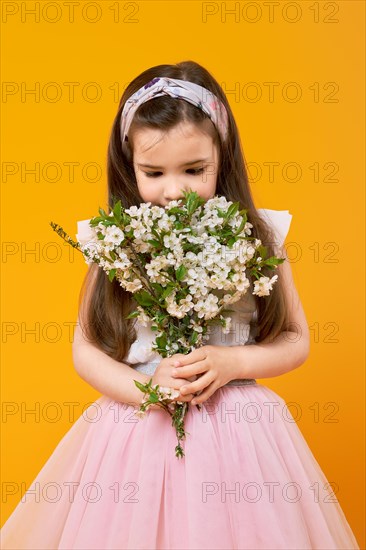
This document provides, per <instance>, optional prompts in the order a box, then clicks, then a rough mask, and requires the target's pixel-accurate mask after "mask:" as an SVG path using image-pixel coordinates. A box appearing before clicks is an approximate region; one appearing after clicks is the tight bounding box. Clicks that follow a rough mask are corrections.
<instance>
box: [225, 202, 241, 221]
mask: <svg viewBox="0 0 366 550" xmlns="http://www.w3.org/2000/svg"><path fill="white" fill-rule="evenodd" d="M238 210H239V203H238V202H234V203H233V204H231V205H230V206H229V208H228V211H227V219H230V218H233V217H234V216H235V214H236V213H237V211H238Z"/></svg>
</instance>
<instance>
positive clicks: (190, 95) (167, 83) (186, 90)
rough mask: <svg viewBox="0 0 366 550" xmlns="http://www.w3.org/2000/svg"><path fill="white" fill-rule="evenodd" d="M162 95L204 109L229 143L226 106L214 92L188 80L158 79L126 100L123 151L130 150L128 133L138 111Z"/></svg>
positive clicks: (122, 134) (122, 137)
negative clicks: (146, 102)
mask: <svg viewBox="0 0 366 550" xmlns="http://www.w3.org/2000/svg"><path fill="white" fill-rule="evenodd" d="M162 95H169V96H171V97H174V98H177V99H184V100H185V101H188V102H189V103H192V105H196V107H199V108H200V109H202V111H203V112H204V113H206V114H207V115H208V116H209V117H210V119H211V121H212V122H213V124H214V125H215V126H216V128H217V130H218V132H219V134H220V136H221V139H222V141H223V142H224V141H226V137H227V129H228V116H227V111H226V108H225V106H224V105H223V103H222V102H221V101H220V100H219V99H218V98H217V97H216V96H215V95H214V94H213V93H212V92H210V91H209V90H207V89H206V88H203V87H202V86H199V85H198V84H194V83H193V82H189V81H187V80H178V79H175V78H165V77H160V76H158V77H156V78H153V79H152V80H150V82H148V83H147V84H145V85H144V86H142V88H140V89H139V90H137V92H135V93H134V94H133V95H132V96H131V97H130V98H129V99H128V100H127V101H126V103H125V105H124V107H123V110H122V114H121V141H122V150H123V151H124V152H126V150H127V142H128V131H129V129H130V126H131V122H132V119H133V117H134V114H135V112H136V110H137V109H138V107H139V106H140V105H141V104H142V103H145V101H148V100H149V99H153V98H154V97H158V96H162Z"/></svg>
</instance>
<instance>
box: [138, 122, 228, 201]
mask: <svg viewBox="0 0 366 550" xmlns="http://www.w3.org/2000/svg"><path fill="white" fill-rule="evenodd" d="M209 125H212V122H211V121H210V120H208V119H207V120H205V121H204V122H202V123H201V124H200V125H197V124H192V123H190V122H182V123H180V124H178V125H177V126H174V128H172V129H170V130H169V131H167V132H166V131H164V132H163V131H161V130H157V129H151V128H141V129H136V130H135V131H134V132H133V166H134V170H135V175H136V180H137V187H138V189H139V193H140V195H141V197H142V199H143V201H144V202H151V203H152V204H153V205H155V206H162V207H164V206H166V205H167V204H168V202H169V201H172V200H179V199H181V198H184V195H183V190H184V191H189V190H190V189H192V191H196V192H197V194H198V195H199V196H201V197H202V198H203V199H205V200H206V201H207V200H208V199H211V198H213V197H214V195H215V191H216V180H217V167H218V161H219V151H218V148H217V146H216V145H214V142H213V139H212V137H211V135H210V134H209V130H210V128H209ZM211 130H212V129H211Z"/></svg>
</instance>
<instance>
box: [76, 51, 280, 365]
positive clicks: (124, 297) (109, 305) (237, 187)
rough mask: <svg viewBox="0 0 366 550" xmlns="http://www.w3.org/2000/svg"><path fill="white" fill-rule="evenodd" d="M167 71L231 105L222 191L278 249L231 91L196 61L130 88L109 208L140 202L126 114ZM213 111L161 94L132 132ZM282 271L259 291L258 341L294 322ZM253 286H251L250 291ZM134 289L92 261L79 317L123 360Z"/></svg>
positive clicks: (114, 144)
mask: <svg viewBox="0 0 366 550" xmlns="http://www.w3.org/2000/svg"><path fill="white" fill-rule="evenodd" d="M157 76H161V77H168V78H176V79H180V80H188V81H191V82H194V83H196V84H199V85H201V86H203V87H204V88H207V89H208V90H210V91H211V92H213V93H214V94H215V95H216V96H217V97H218V98H219V99H220V100H221V101H222V103H223V104H224V105H225V107H226V110H227V113H228V137H227V139H226V141H225V143H222V141H221V139H220V137H219V134H218V133H217V132H215V142H216V143H217V144H218V146H219V152H220V154H219V157H220V163H219V169H218V171H217V172H218V173H217V187H216V194H218V195H223V196H225V197H226V199H227V200H230V201H233V202H237V201H238V202H239V203H240V208H241V209H242V208H245V209H247V211H248V212H247V214H248V218H249V220H250V222H251V223H252V224H253V229H252V235H253V236H255V237H256V238H258V239H261V241H262V243H263V244H264V245H265V246H266V247H267V249H268V254H269V255H273V254H276V250H275V248H274V243H275V236H274V234H273V231H272V229H271V227H270V226H269V225H268V224H266V223H265V222H264V221H263V220H262V218H260V216H259V214H258V213H257V210H256V208H255V206H254V202H253V198H252V195H251V191H250V186H249V182H248V174H247V169H246V166H245V160H244V153H243V151H242V148H241V142H240V137H239V132H238V129H237V126H236V123H235V120H234V117H233V114H232V112H231V109H230V105H229V103H228V101H227V99H226V96H225V94H224V92H223V90H222V88H221V87H220V85H219V84H218V83H217V82H216V80H215V79H214V78H213V76H212V75H211V74H210V73H209V72H208V71H207V70H206V69H205V68H204V67H202V66H201V65H199V64H198V63H195V62H194V61H183V62H181V63H177V64H176V65H157V66H155V67H151V68H150V69H147V70H146V71H144V72H143V73H141V74H140V75H139V76H137V77H136V78H135V79H134V80H133V81H132V82H130V84H129V85H128V87H127V88H126V90H125V91H124V93H123V95H122V97H121V100H120V103H119V106H118V112H117V114H116V117H115V119H114V122H113V127H112V130H111V135H110V140H109V145H108V158H107V171H108V207H109V208H111V207H112V205H113V203H114V202H115V201H116V200H119V199H120V200H121V203H122V205H123V206H124V207H125V208H129V207H130V206H133V205H135V206H139V205H140V203H141V202H143V200H142V198H141V197H140V194H139V191H138V187H137V183H136V178H135V172H134V168H133V162H132V155H133V149H132V148H133V140H131V138H130V139H129V150H128V151H127V152H126V154H125V153H123V151H122V147H121V135H120V117H121V112H122V110H123V107H124V104H125V102H126V100H127V99H128V98H129V97H130V96H131V95H132V94H133V93H135V92H136V91H137V90H138V89H139V88H141V87H142V86H144V85H145V84H146V83H148V82H149V81H150V80H152V79H153V78H155V77H157ZM206 118H207V115H206V114H205V113H204V112H203V111H202V110H201V109H199V108H198V107H196V106H194V105H191V104H190V103H188V102H186V101H177V100H176V99H174V98H171V97H170V96H163V97H156V98H154V99H153V100H150V101H147V102H145V103H143V104H142V105H140V107H139V108H138V109H137V111H136V113H135V116H134V118H133V122H132V124H131V128H130V132H129V137H130V136H131V135H132V133H133V130H134V129H136V128H140V127H150V128H158V129H164V130H169V129H171V128H173V127H175V126H176V125H177V124H179V123H180V122H182V121H189V122H193V123H201V122H202V121H203V120H205V119H206ZM262 271H263V275H268V276H272V275H273V274H274V272H273V271H270V270H267V271H266V270H265V269H263V270H262ZM276 273H277V274H278V275H279V277H278V280H277V282H276V284H275V285H274V286H273V290H272V292H271V294H270V296H267V297H266V298H259V297H257V296H255V301H256V306H257V336H256V338H255V341H256V342H261V341H263V340H264V339H268V338H269V337H270V338H275V337H276V336H277V335H278V334H279V333H280V332H281V331H283V330H286V329H287V326H288V308H287V304H286V300H285V294H284V289H283V281H282V277H281V266H279V267H278V268H277V270H276ZM248 291H249V290H248ZM136 306H137V303H136V301H135V300H134V299H133V294H131V293H129V292H127V291H125V290H124V289H123V288H122V287H121V286H120V284H119V283H118V281H116V280H114V281H113V282H112V283H111V282H110V281H109V279H108V277H107V275H106V273H105V272H104V271H103V270H102V269H100V268H99V267H98V266H97V265H96V264H91V265H90V266H89V269H88V272H87V274H86V277H85V279H84V282H83V285H82V288H81V292H80V296H79V308H80V309H79V319H80V321H81V326H82V328H83V332H84V336H85V337H86V338H87V339H88V340H89V341H91V342H93V344H95V345H96V346H97V347H98V348H100V349H101V350H103V351H104V352H105V353H107V354H108V355H109V356H110V357H112V358H114V359H116V360H117V361H123V359H124V358H125V357H126V355H127V353H128V351H129V348H130V346H131V344H132V343H133V341H134V340H135V339H136V331H135V329H134V326H133V325H134V319H126V317H127V315H128V314H129V313H131V312H132V311H133V310H134V309H136Z"/></svg>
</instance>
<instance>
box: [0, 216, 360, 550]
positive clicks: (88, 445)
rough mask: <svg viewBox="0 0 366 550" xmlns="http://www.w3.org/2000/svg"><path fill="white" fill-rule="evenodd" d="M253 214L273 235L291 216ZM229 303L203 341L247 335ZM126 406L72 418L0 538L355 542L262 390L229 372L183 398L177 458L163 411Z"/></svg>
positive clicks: (198, 543) (14, 544) (248, 545)
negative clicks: (225, 380)
mask: <svg viewBox="0 0 366 550" xmlns="http://www.w3.org/2000/svg"><path fill="white" fill-rule="evenodd" d="M262 213H263V214H264V215H267V216H268V217H269V218H270V220H271V223H273V226H274V228H275V230H276V232H277V235H278V238H279V242H280V243H282V242H283V240H284V238H285V236H286V233H287V230H288V227H289V224H290V221H291V215H290V214H289V213H288V212H287V211H279V212H277V211H273V210H264V209H262ZM230 308H231V309H234V310H235V313H232V314H231V316H232V329H233V330H232V331H231V332H230V333H229V334H226V335H225V334H223V333H222V332H221V327H220V330H218V329H217V330H216V331H214V332H213V333H212V334H211V336H210V340H209V341H208V343H210V344H214V345H228V346H230V345H239V344H243V345H247V344H252V343H254V334H255V317H256V311H255V302H254V298H253V296H252V295H250V294H249V293H248V294H247V295H246V296H244V298H242V300H240V301H239V302H236V303H235V304H231V305H230ZM136 328H137V330H138V339H137V341H135V342H134V344H133V345H132V346H131V348H130V350H129V353H128V355H127V357H126V358H125V362H126V363H128V364H130V366H131V367H133V368H135V369H136V370H140V371H142V372H146V373H149V374H152V373H153V372H154V370H155V368H156V366H157V365H158V363H159V360H160V359H159V356H158V355H157V354H156V353H155V352H152V351H151V349H150V345H151V342H152V341H153V339H154V338H155V334H154V333H153V332H152V331H151V330H150V327H149V325H148V326H147V327H143V326H142V325H138V324H137V326H136ZM135 411H136V408H135V407H133V406H132V405H128V404H126V403H117V402H115V401H113V400H112V399H110V398H109V397H107V396H104V395H102V396H101V397H100V398H99V399H97V400H96V401H95V402H94V403H93V404H92V405H91V406H90V407H89V408H88V409H87V410H86V411H85V412H84V413H83V415H81V416H80V417H79V418H78V420H77V421H76V422H75V424H74V425H73V426H72V428H71V429H70V430H69V431H68V432H67V433H66V435H65V436H64V437H63V438H62V439H61V441H60V443H59V444H58V445H57V447H56V449H55V450H54V452H53V454H52V455H51V457H50V458H49V459H48V461H47V462H46V464H45V465H44V466H43V468H42V469H41V471H40V472H39V474H38V476H37V477H36V478H35V480H34V481H33V483H32V485H31V486H30V488H29V489H28V491H27V493H26V494H25V497H24V498H23V500H25V501H24V502H19V504H18V506H17V507H16V509H15V510H14V512H13V513H12V515H11V516H10V518H9V519H8V521H7V522H6V523H5V525H4V527H3V529H2V530H1V540H2V544H1V548H3V549H4V550H5V549H10V548H13V549H17V550H21V549H32V550H35V549H37V550H41V549H63V550H71V549H73V550H74V549H79V550H81V549H82V550H88V549H98V550H107V549H108V550H110V549H120V550H122V549H129V550H137V549H148V550H153V549H164V550H165V549H166V550H168V549H169V550H170V549H181V550H193V549H194V550H198V549H200V550H201V549H207V550H216V549H217V550H219V549H220V550H229V549H230V550H231V549H238V550H239V549H240V550H241V549H250V550H257V549H265V550H274V549H283V550H293V549H296V550H306V549H319V550H320V549H321V550H325V549H342V550H344V549H359V546H358V544H357V541H356V539H355V537H354V535H353V533H352V530H351V528H350V526H349V524H348V522H347V520H346V517H345V515H344V513H343V511H342V509H341V507H340V505H339V503H338V502H337V501H333V502H332V499H331V498H329V499H326V498H315V496H314V490H312V487H314V484H318V487H319V488H323V487H324V486H325V484H326V483H327V479H326V478H325V475H324V473H323V472H322V470H321V468H320V466H319V465H318V463H317V461H316V459H315V458H314V456H313V454H312V452H311V450H310V449H309V447H308V445H307V443H306V441H305V439H304V437H303V436H302V434H301V432H300V430H299V428H298V426H297V424H296V422H295V421H293V422H292V421H289V419H290V420H291V419H292V416H291V413H290V411H289V410H288V409H287V407H286V403H285V401H284V400H283V399H282V398H281V397H280V396H278V395H277V394H276V393H275V392H274V391H272V390H271V389H269V388H267V387H266V386H264V385H262V384H260V383H258V382H257V381H256V380H252V379H247V380H237V381H231V382H230V383H229V384H227V385H225V386H223V387H221V388H219V389H218V390H217V391H216V392H215V394H214V395H213V396H211V397H210V399H208V400H207V401H206V402H205V403H203V404H202V409H201V411H199V410H198V409H197V407H194V406H191V407H189V410H188V413H187V416H186V418H185V428H186V432H188V433H187V437H186V439H185V440H184V441H183V447H184V452H185V456H184V458H179V459H178V458H176V456H175V454H174V448H175V445H176V443H177V440H176V434H175V430H174V428H173V427H172V425H171V420H170V417H169V415H168V414H167V413H166V412H165V411H163V410H151V411H148V412H147V414H146V416H145V418H143V419H140V418H137V417H136V416H135V415H134V412H135ZM285 419H286V420H285ZM323 496H324V495H323ZM327 500H328V501H327Z"/></svg>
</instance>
